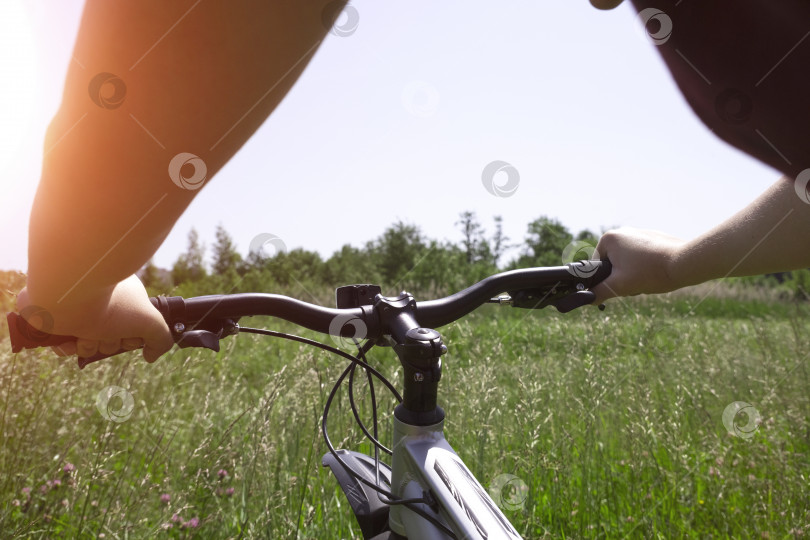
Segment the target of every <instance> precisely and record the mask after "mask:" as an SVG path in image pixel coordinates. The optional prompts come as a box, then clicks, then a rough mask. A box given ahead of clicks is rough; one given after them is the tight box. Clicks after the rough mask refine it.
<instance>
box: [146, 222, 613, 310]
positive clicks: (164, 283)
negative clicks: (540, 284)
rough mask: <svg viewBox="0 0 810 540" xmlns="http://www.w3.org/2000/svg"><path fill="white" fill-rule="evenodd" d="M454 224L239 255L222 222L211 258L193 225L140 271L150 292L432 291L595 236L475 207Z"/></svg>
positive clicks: (543, 260)
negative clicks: (353, 287)
mask: <svg viewBox="0 0 810 540" xmlns="http://www.w3.org/2000/svg"><path fill="white" fill-rule="evenodd" d="M456 226H457V227H458V230H459V232H460V238H461V240H460V241H458V242H451V241H440V240H436V239H432V238H429V237H427V236H426V235H425V234H424V233H423V232H422V230H421V229H420V228H419V227H418V226H417V225H414V224H410V223H405V222H403V221H397V222H396V223H394V224H392V225H391V226H389V227H388V228H386V229H385V230H384V231H383V233H382V234H381V235H380V236H379V237H377V238H374V239H372V240H369V241H367V242H365V244H364V245H362V247H355V246H353V245H351V244H345V245H344V246H343V247H341V248H340V249H339V250H337V251H336V252H335V253H333V254H332V255H331V256H330V257H328V258H326V259H324V258H323V257H321V255H320V254H318V253H317V252H314V251H309V250H306V249H302V248H296V249H292V250H277V251H276V252H275V253H273V254H272V255H268V254H267V253H266V251H265V250H259V249H256V250H252V251H250V252H249V253H248V255H247V256H246V257H243V256H242V255H241V254H240V253H239V251H238V250H237V249H236V244H235V242H234V240H233V238H232V237H231V235H230V234H229V233H228V232H227V231H226V230H225V228H224V227H223V226H222V225H219V226H218V227H217V229H216V234H215V241H214V243H213V245H212V246H211V249H210V259H209V258H208V257H207V256H206V255H207V253H208V251H209V250H208V249H207V246H206V245H205V244H204V243H203V242H202V240H201V239H200V237H199V234H198V233H197V231H196V230H194V229H192V230H191V231H190V232H189V235H188V244H187V247H186V250H185V252H183V253H181V254H180V255H179V256H178V258H177V260H176V261H175V262H174V264H173V265H172V268H171V269H170V270H161V269H159V268H157V267H156V266H155V265H154V264H153V263H152V262H151V261H150V262H149V263H148V264H147V265H146V266H145V267H144V268H143V269H142V270H141V272H140V274H139V275H140V277H141V279H142V281H143V282H144V284H145V285H146V286H147V288H148V289H149V290H150V293H153V294H158V293H164V294H167V293H171V294H180V295H184V296H191V295H198V294H210V293H215V292H218V293H225V292H241V291H266V292H270V291H279V290H288V289H289V288H291V287H293V288H294V287H296V286H303V287H305V288H308V287H315V288H318V287H320V288H323V287H324V286H328V287H336V286H340V285H346V284H350V283H375V284H379V285H381V286H383V289H384V290H387V291H388V292H389V293H392V292H395V291H398V290H401V289H408V290H412V291H419V292H421V293H423V294H431V295H435V294H441V293H445V292H450V291H452V290H458V289H461V288H464V287H466V286H468V285H470V284H472V283H473V282H475V281H477V280H480V279H483V278H484V277H486V276H488V275H490V274H493V273H496V272H498V271H501V270H508V269H512V268H523V267H531V266H557V265H560V264H562V263H563V259H562V256H563V252H564V251H565V250H566V247H567V246H569V245H572V243H575V244H574V245H575V246H576V247H577V248H578V249H579V251H580V252H579V253H574V254H573V255H574V257H573V258H574V259H578V258H587V257H588V256H589V255H590V253H591V252H592V249H593V246H595V245H596V242H597V239H598V236H597V235H596V234H594V233H593V232H592V231H589V230H582V231H579V232H578V233H576V234H573V233H572V232H571V231H569V230H568V228H566V227H565V225H563V224H562V223H561V222H560V221H558V220H557V219H554V218H550V217H547V216H541V217H539V218H537V219H535V220H534V221H532V222H531V223H529V224H528V227H527V230H526V236H525V238H524V239H523V241H522V242H520V243H513V242H512V241H511V239H510V238H509V237H507V236H506V235H505V234H504V232H503V219H502V217H501V216H495V217H494V218H493V222H492V227H491V230H487V228H486V227H485V226H484V225H483V224H482V223H481V221H480V220H479V218H478V216H477V215H476V214H475V212H470V211H467V212H462V213H461V214H459V216H458V221H457V222H456ZM589 247H590V250H589V249H588V248H589ZM580 248H581V249H580ZM514 249H517V255H516V256H513V257H512V259H511V260H509V261H505V260H504V257H505V254H506V253H507V251H512V250H514ZM569 251H570V249H569ZM575 251H576V250H575ZM577 255H578V257H577ZM569 258H571V255H569Z"/></svg>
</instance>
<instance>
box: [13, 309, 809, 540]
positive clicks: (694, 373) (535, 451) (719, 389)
mask: <svg viewBox="0 0 810 540" xmlns="http://www.w3.org/2000/svg"><path fill="white" fill-rule="evenodd" d="M809 316H810V309H808V307H807V306H804V305H796V304H792V303H788V302H778V301H770V300H768V301H764V300H756V299H749V300H744V301H741V300H732V299H730V298H722V297H710V298H707V299H705V300H703V301H700V300H699V299H698V298H697V297H683V296H681V297H670V298H660V299H652V298H650V299H633V300H632V301H622V302H615V303H613V304H611V305H610V307H609V309H608V310H607V311H605V312H599V311H597V310H595V309H587V310H580V311H579V312H573V313H570V314H568V315H560V314H558V313H556V312H551V311H523V310H517V309H508V308H498V307H495V306H487V307H485V308H482V309H481V310H479V311H478V312H476V313H475V314H474V315H473V316H471V317H468V318H467V319H465V321H464V322H462V323H458V324H455V325H452V326H449V327H446V328H444V329H443V330H442V333H443V336H444V338H445V342H446V344H447V345H448V347H449V349H450V352H449V353H448V355H447V356H446V357H445V360H444V366H445V367H444V376H443V379H442V383H441V387H440V390H441V394H440V402H441V404H443V406H444V408H445V410H446V411H447V422H446V436H447V438H448V440H449V442H450V443H451V444H452V445H453V446H454V448H455V449H456V450H457V452H458V453H459V454H460V455H461V457H462V458H463V459H464V460H465V462H466V463H467V465H468V466H469V468H470V469H471V470H472V471H473V473H475V474H476V476H477V477H478V479H479V480H480V481H481V483H482V484H483V485H484V486H485V487H488V486H490V484H491V483H492V482H493V481H494V480H495V479H496V478H498V477H499V476H500V475H513V477H512V476H510V477H508V478H510V479H512V480H513V481H512V482H511V484H510V485H511V486H519V488H521V487H522V489H512V488H509V487H507V488H506V490H505V491H506V492H505V493H501V497H502V499H503V500H504V501H506V504H505V507H506V510H505V512H506V514H507V516H508V517H509V518H510V519H511V520H512V521H513V523H514V524H515V526H516V528H517V529H518V531H519V532H520V533H521V534H522V535H523V536H524V537H526V538H667V539H670V538H708V537H713V538H732V537H733V538H749V537H750V538H793V537H801V536H803V535H804V534H810V489H808V478H810V421H809V419H810V397H808V389H809V388H810V375H809V374H808V361H807V355H808V351H809V350H810V332H809V331H808V330H810V318H808V317H809ZM245 322H246V321H243V323H245ZM255 323H256V325H263V326H265V327H272V328H274V329H282V330H286V331H294V328H292V327H291V326H289V325H286V324H280V323H278V322H277V321H261V322H260V321H255ZM223 346H224V347H223V351H222V352H221V353H219V354H214V353H211V352H208V351H205V352H192V353H189V352H187V351H176V352H174V353H173V354H172V355H171V356H168V357H165V358H163V359H162V360H161V361H160V362H159V363H157V364H154V365H147V364H145V363H144V362H142V361H140V360H138V359H137V358H136V356H135V355H131V356H123V357H117V358H116V359H114V360H112V361H108V362H106V363H104V364H97V365H94V366H90V367H89V368H87V369H86V370H84V371H79V370H78V369H77V367H76V365H75V362H74V361H72V360H71V361H60V360H58V359H56V358H54V357H52V355H50V353H47V352H28V353H25V354H20V355H12V354H10V353H9V352H8V344H7V342H3V343H2V344H0V428H1V429H2V441H1V442H0V472H1V473H2V475H1V476H0V537H3V538H108V539H111V538H239V537H242V538H254V537H255V538H302V539H303V538H318V539H320V538H357V537H358V535H359V530H358V528H357V526H356V525H355V523H354V518H353V517H352V516H351V514H350V512H349V509H348V506H347V503H346V502H345V500H344V499H343V498H342V494H341V493H340V492H339V488H338V487H337V484H336V483H335V482H334V481H333V480H332V478H331V477H330V475H329V474H328V472H327V471H325V470H324V469H322V468H321V467H320V459H321V456H322V454H323V453H324V452H325V451H326V448H325V445H324V443H323V441H322V439H321V437H320V431H319V429H320V416H321V412H322V408H323V403H324V401H325V399H326V396H327V394H328V392H329V389H330V388H331V385H332V384H333V381H334V380H335V379H336V377H337V375H338V374H339V372H340V370H342V369H343V367H344V365H345V364H344V362H343V361H342V360H340V359H339V358H335V357H332V356H330V355H328V354H327V353H324V352H321V351H317V350H310V349H305V348H301V347H299V346H298V345H297V344H294V343H290V342H286V341H281V340H273V339H269V338H268V339H263V338H259V337H255V336H250V335H241V336H238V337H237V338H236V339H234V338H229V341H226V342H223ZM370 358H371V361H372V362H373V363H374V364H375V365H376V366H379V368H380V369H381V370H382V371H383V372H384V373H385V374H387V375H388V376H389V377H390V378H391V379H392V380H393V381H395V382H396V381H397V380H398V378H397V377H398V375H397V369H396V368H397V361H396V359H395V358H394V357H393V356H392V352H391V351H390V350H389V349H380V348H377V349H374V350H373V351H372V353H371V355H370ZM112 385H115V386H119V387H122V388H123V389H125V390H126V391H127V392H128V393H129V395H131V396H132V398H133V400H132V402H131V403H129V402H126V401H125V400H123V399H122V398H121V397H113V398H112V401H110V402H109V403H108V409H109V410H110V411H118V413H120V414H121V415H122V416H121V417H120V418H114V419H116V420H121V421H118V422H116V421H110V420H107V419H105V417H104V416H103V415H102V414H101V412H100V411H99V409H98V408H97V405H96V402H97V396H98V395H99V393H100V392H101V391H102V390H103V389H105V388H107V387H110V386H112ZM342 396H343V397H342V398H341V399H340V400H339V402H338V404H337V407H338V408H337V409H335V410H334V411H333V412H332V414H331V415H330V419H333V420H334V421H333V422H331V427H330V435H331V437H332V440H333V441H334V442H335V443H336V445H337V446H342V447H347V446H348V447H352V448H355V449H366V450H367V449H368V445H367V444H364V443H362V438H361V437H360V436H359V435H358V434H360V431H359V429H357V428H354V427H353V424H352V422H351V421H350V420H351V412H350V410H349V408H348V400H347V399H346V397H345V393H343V394H342ZM125 397H126V395H125ZM735 401H743V402H747V403H750V404H751V405H752V406H753V407H754V408H755V409H756V410H757V411H758V413H759V415H760V416H761V423H760V424H758V425H757V426H755V430H754V431H752V433H751V434H750V435H751V436H750V438H746V437H747V436H748V435H747V434H745V433H742V435H745V437H741V436H733V435H730V434H729V433H728V431H727V429H726V427H725V426H724V424H723V411H724V409H725V408H726V407H727V406H728V405H729V404H731V403H732V402H735ZM363 403H364V405H365V407H366V416H368V411H367V405H368V400H367V399H366V400H364V401H363ZM392 403H393V402H392V400H391V399H390V398H388V397H385V398H384V399H382V406H383V408H384V410H385V411H386V414H385V415H383V419H384V420H387V419H389V418H390V415H389V414H387V411H388V410H390V409H391V405H392ZM122 407H123V409H122ZM128 411H131V414H126V413H127V412H128ZM749 411H750V409H749ZM736 421H737V425H738V426H744V425H745V424H746V415H745V414H744V413H742V414H741V415H738V417H737V418H736ZM731 427H732V428H734V426H733V425H731ZM386 432H387V428H386ZM501 478H504V477H501ZM523 486H525V487H523Z"/></svg>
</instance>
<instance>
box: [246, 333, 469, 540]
mask: <svg viewBox="0 0 810 540" xmlns="http://www.w3.org/2000/svg"><path fill="white" fill-rule="evenodd" d="M239 332H245V333H248V334H260V335H265V336H271V337H278V338H282V339H288V340H290V341H297V342H299V343H304V344H305V345H312V346H313V347H318V348H319V349H323V350H325V351H329V352H331V353H333V354H336V355H338V356H341V357H343V358H346V359H347V360H349V361H351V364H350V365H349V366H347V367H346V369H344V370H343V373H341V375H340V377H338V380H337V382H335V385H334V386H333V387H332V390H331V391H330V392H329V396H328V397H327V398H326V404H325V405H324V409H323V418H322V420H321V430H322V431H323V438H324V442H326V447H327V448H328V449H329V453H330V454H332V457H334V458H335V460H336V461H337V462H338V463H339V464H340V465H341V467H343V469H344V470H345V471H346V472H347V473H348V474H350V475H351V476H353V477H354V478H355V479H357V480H358V481H359V482H361V483H363V484H365V485H367V486H368V487H369V488H371V489H373V490H374V491H376V492H377V493H378V494H382V495H385V497H386V498H388V501H384V502H386V503H387V504H389V505H395V504H401V505H404V506H405V507H406V508H408V509H409V510H411V511H412V512H414V513H415V514H417V515H419V516H421V517H423V518H424V519H426V520H427V521H428V522H430V523H432V524H433V525H434V526H435V527H437V528H439V529H441V530H442V532H444V533H445V534H446V535H448V536H449V537H450V538H453V539H457V538H458V537H457V536H456V535H455V533H454V532H453V531H452V530H450V529H449V528H448V527H447V526H446V525H445V524H444V523H442V522H441V521H439V520H438V519H436V518H434V517H433V516H431V515H430V514H428V513H427V512H425V511H424V510H422V509H421V508H419V507H418V506H415V504H417V503H422V504H430V501H428V500H427V499H425V498H424V497H421V498H412V499H402V498H399V497H397V496H396V495H394V494H393V493H392V492H390V491H388V490H386V489H383V488H382V487H380V485H379V483H377V484H375V483H373V482H370V481H369V480H366V479H365V478H363V477H362V476H361V475H360V474H358V473H357V472H356V471H354V470H353V469H352V468H351V467H349V466H348V465H347V464H346V462H345V461H343V459H342V458H341V457H340V456H339V455H338V453H337V451H336V450H335V447H334V445H333V444H332V441H331V440H330V439H329V433H328V428H327V418H328V415H329V409H330V407H331V405H332V400H333V399H334V398H335V395H336V394H337V391H338V389H339V388H340V385H341V383H342V382H343V379H345V378H346V376H347V375H348V374H349V372H350V371H351V370H352V369H353V368H354V367H355V366H356V365H357V364H360V365H361V366H362V367H363V368H364V369H366V370H367V373H368V374H370V375H374V376H375V377H377V378H378V379H379V380H380V381H381V382H382V383H383V384H385V385H386V386H387V387H388V389H389V390H391V392H392V393H393V394H394V395H395V396H396V398H397V400H398V401H400V402H401V401H402V396H400V395H399V392H397V390H396V388H394V387H393V385H392V384H391V383H390V382H389V381H388V379H386V378H385V377H384V376H383V375H382V374H381V373H380V372H379V371H377V370H376V369H374V368H373V367H371V366H370V365H368V363H363V362H362V361H361V360H360V359H359V358H357V357H354V356H352V355H350V354H348V353H346V352H344V351H341V350H340V349H337V348H335V347H332V346H330V345H326V344H325V343H320V342H318V341H315V340H312V339H307V338H304V337H301V336H296V335H293V334H285V333H283V332H276V331H274V330H263V329H260V328H249V327H240V328H239ZM371 346H373V344H372V345H371ZM371 346H369V347H368V348H369V349H370V348H371ZM364 348H365V347H364ZM361 354H362V355H363V356H364V351H363V349H361V350H360V353H358V356H360V355H361ZM376 449H377V447H376V445H375V451H376V452H377V456H379V450H376ZM377 482H379V476H378V477H377Z"/></svg>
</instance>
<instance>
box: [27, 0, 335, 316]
mask: <svg viewBox="0 0 810 540" xmlns="http://www.w3.org/2000/svg"><path fill="white" fill-rule="evenodd" d="M326 3H327V2H326V1H318V2H300V1H299V0H288V1H283V2H282V1H274V2H264V1H263V0H255V1H245V2H201V3H200V2H194V1H187V2H168V3H167V2H165V1H163V0H146V1H139V2H124V3H120V2H112V3H111V2H108V1H106V0H89V1H88V2H87V5H86V8H85V13H84V16H83V19H82V23H81V28H80V31H79V35H78V38H77V43H76V48H75V51H74V55H73V56H74V58H75V60H76V61H75V62H73V63H72V64H71V67H70V70H69V72H68V76H67V82H66V86H65V92H64V99H63V102H62V105H61V107H60V109H59V112H58V113H57V115H56V117H55V119H54V121H53V123H52V124H51V126H50V128H49V130H48V134H47V137H46V142H45V148H44V151H45V156H44V162H43V171H42V179H41V182H40V186H39V189H38V192H37V196H36V200H35V202H34V206H33V209H32V213H31V221H30V240H29V292H30V295H31V298H32V300H33V301H34V302H40V303H47V304H49V305H50V306H52V305H53V304H54V303H55V302H56V303H60V304H61V305H71V304H73V303H81V302H82V301H84V299H85V298H86V297H93V296H94V295H98V294H103V291H104V290H107V289H109V288H111V287H113V286H114V285H115V284H116V283H117V282H119V281H121V280H122V279H124V278H125V277H127V276H129V275H131V274H132V273H134V272H135V271H137V269H138V268H140V267H141V266H142V265H143V264H144V263H145V262H146V261H147V260H148V259H149V257H150V256H151V255H152V254H153V253H154V252H155V251H156V250H157V248H158V246H159V245H160V243H161V242H162V241H163V239H164V238H165V237H166V235H167V234H168V232H169V230H170V229H171V227H172V225H173V224H174V223H175V221H176V220H177V219H178V218H179V216H180V214H181V213H182V212H183V210H184V209H185V208H186V207H187V205H188V204H189V203H190V201H191V200H192V198H193V196H194V195H195V194H196V193H198V191H197V190H196V189H193V188H195V187H198V186H193V188H192V189H183V188H182V187H178V186H177V185H175V183H173V181H172V178H170V175H169V164H170V162H171V161H172V159H173V158H174V157H175V156H177V155H178V154H180V153H191V154H194V155H196V156H198V157H199V158H200V159H201V160H202V161H203V162H204V163H205V168H206V169H207V173H206V180H205V181H206V182H207V181H209V180H210V179H211V177H212V176H213V175H214V174H215V173H216V172H217V171H218V170H219V169H220V168H221V167H222V166H223V165H224V164H225V162H226V161H227V160H228V159H229V158H230V157H231V156H232V155H233V154H234V153H235V152H236V151H237V150H238V149H239V147H240V146H241V145H242V144H243V143H244V142H245V141H246V140H247V139H248V138H249V137H250V135H251V134H252V133H253V132H254V131H255V130H256V129H257V128H258V127H259V126H260V125H261V123H262V122H263V121H264V119H265V118H266V117H267V116H268V115H269V114H270V112H271V111H272V110H273V109H274V108H275V107H276V105H277V104H278V103H279V102H280V101H281V99H282V98H283V97H284V95H285V94H286V92H287V90H288V89H289V88H290V87H291V86H292V84H293V82H294V81H295V80H296V79H297V77H298V75H299V74H300V73H301V71H302V70H303V68H304V66H306V64H307V63H308V62H309V60H310V59H311V58H312V55H313V54H314V52H315V50H316V49H317V46H318V44H319V43H320V42H321V40H322V39H323V38H324V35H325V34H326V32H327V27H326V26H325V25H324V21H323V17H324V15H323V8H324V5H325V4H326ZM333 15H334V16H337V12H336V11H335V12H334V13H333ZM103 73H109V74H111V75H113V76H115V78H116V79H117V80H119V81H120V84H119V87H118V89H114V87H113V86H112V85H111V84H107V85H102V86H100V87H99V85H98V84H96V86H94V85H93V81H94V80H97V79H96V78H97V77H98V76H99V75H100V74H103ZM110 93H112V97H114V98H116V99H119V100H120V103H118V102H117V101H116V102H107V103H106V104H105V103H104V101H103V99H100V98H99V96H100V95H102V97H104V96H106V97H107V98H109V97H110ZM99 102H101V104H99ZM189 167H191V166H189ZM197 172H198V170H197V169H195V168H192V169H191V170H184V171H183V174H184V176H186V177H188V176H190V175H191V174H193V173H197Z"/></svg>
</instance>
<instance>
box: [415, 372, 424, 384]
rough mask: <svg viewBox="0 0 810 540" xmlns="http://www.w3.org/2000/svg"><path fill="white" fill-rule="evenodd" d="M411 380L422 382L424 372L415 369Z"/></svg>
mask: <svg viewBox="0 0 810 540" xmlns="http://www.w3.org/2000/svg"><path fill="white" fill-rule="evenodd" d="M413 380H414V381H416V382H422V381H424V380H425V374H424V373H422V372H420V371H417V372H416V373H414V374H413Z"/></svg>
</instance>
